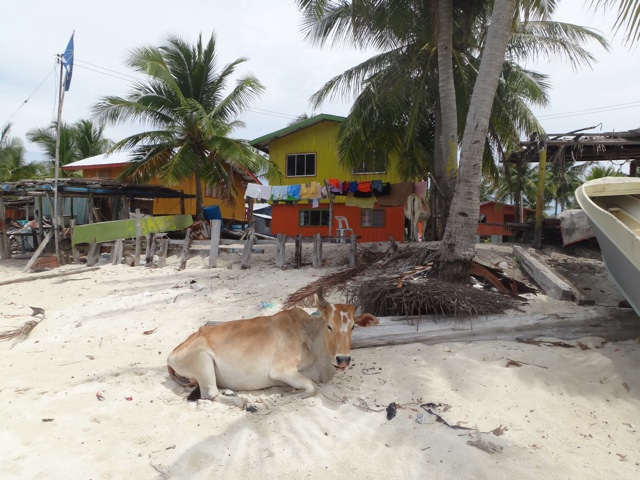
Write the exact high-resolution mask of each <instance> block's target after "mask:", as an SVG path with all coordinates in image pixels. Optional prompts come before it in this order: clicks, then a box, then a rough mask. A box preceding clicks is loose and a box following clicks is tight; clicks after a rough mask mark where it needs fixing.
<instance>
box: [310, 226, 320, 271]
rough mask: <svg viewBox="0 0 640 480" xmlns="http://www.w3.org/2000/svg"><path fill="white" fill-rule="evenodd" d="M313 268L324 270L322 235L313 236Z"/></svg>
mask: <svg viewBox="0 0 640 480" xmlns="http://www.w3.org/2000/svg"><path fill="white" fill-rule="evenodd" d="M312 263H313V268H322V234H321V233H316V234H315V235H314V236H313V261H312Z"/></svg>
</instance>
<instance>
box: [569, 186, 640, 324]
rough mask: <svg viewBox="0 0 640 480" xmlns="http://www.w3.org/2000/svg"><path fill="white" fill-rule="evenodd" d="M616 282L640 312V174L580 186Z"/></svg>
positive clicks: (579, 195) (583, 204)
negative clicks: (638, 175) (639, 176)
mask: <svg viewBox="0 0 640 480" xmlns="http://www.w3.org/2000/svg"><path fill="white" fill-rule="evenodd" d="M576 200H577V201H578V203H579V204H580V206H581V207H582V209H583V210H584V212H585V213H586V214H587V217H588V218H589V222H590V223H591V226H592V227H593V230H594V233H595V235H596V238H597V239H598V243H599V244H600V250H601V252H602V259H603V260H604V263H605V265H606V267H607V270H608V271H609V274H610V275H611V277H612V278H613V280H614V282H615V283H616V285H617V286H618V288H619V289H620V291H621V292H622V294H623V295H624V296H625V298H626V299H627V301H628V302H629V304H630V305H631V306H632V307H633V309H634V310H635V311H636V313H637V314H638V315H640V178H635V177H605V178H599V179H597V180H591V181H588V182H586V183H584V184H583V185H582V186H580V187H578V189H577V190H576Z"/></svg>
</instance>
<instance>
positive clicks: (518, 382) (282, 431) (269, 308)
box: [0, 245, 640, 480]
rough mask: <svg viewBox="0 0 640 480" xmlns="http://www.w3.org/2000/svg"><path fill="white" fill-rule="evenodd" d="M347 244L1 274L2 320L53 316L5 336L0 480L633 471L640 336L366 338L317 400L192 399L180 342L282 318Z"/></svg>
mask: <svg viewBox="0 0 640 480" xmlns="http://www.w3.org/2000/svg"><path fill="white" fill-rule="evenodd" d="M305 248H307V247H305ZM347 249H348V246H346V245H345V246H337V245H336V246H332V247H330V248H325V258H327V260H328V263H329V266H328V267H327V268H324V269H322V270H315V269H313V268H311V266H306V267H304V268H302V269H300V270H294V269H286V270H279V269H276V268H275V254H274V252H272V251H271V250H270V247H266V252H265V253H264V254H256V255H254V256H253V257H252V261H251V268H250V269H247V270H241V269H240V265H239V261H240V255H239V254H237V253H228V254H222V255H221V257H220V261H219V268H216V269H208V268H207V263H208V262H207V261H208V259H207V258H206V257H199V256H195V257H193V258H191V259H190V260H189V262H188V264H187V268H186V269H185V270H183V271H178V270H177V269H176V266H177V263H178V258H177V257H176V256H172V257H170V258H169V260H168V264H167V266H166V267H165V268H163V269H152V268H144V267H137V268H132V267H128V266H126V265H117V266H113V265H110V264H106V263H103V264H102V265H101V266H100V269H98V270H95V271H92V272H87V273H83V274H76V275H70V276H64V277H57V278H51V279H38V280H35V281H30V282H23V283H12V284H8V285H4V286H1V287H0V303H1V305H2V311H1V312H0V326H1V327H2V330H7V329H9V328H11V327H16V326H20V325H22V324H23V323H24V322H25V321H27V320H29V319H31V317H30V314H31V309H30V308H29V307H30V306H34V307H40V308H43V309H44V310H45V311H46V318H45V319H44V320H43V321H42V323H40V324H39V325H38V326H37V327H36V328H35V329H34V330H33V332H32V333H31V335H30V336H29V338H28V339H26V340H25V341H23V342H21V343H17V344H16V345H15V346H13V348H12V344H11V343H10V342H4V343H0V368H1V371H2V382H1V384H0V419H1V420H0V422H1V426H2V428H0V442H1V445H2V454H1V456H0V457H1V458H2V462H0V478H2V479H10V478H20V479H63V478H64V479H121V478H136V479H160V478H165V479H166V478H175V479H179V478H189V479H209V478H219V477H220V476H222V477H224V478H245V479H263V478H292V479H293V478H296V479H297V478H313V479H322V478H327V479H332V480H335V479H342V478H345V479H346V478H349V479H377V478H386V479H389V478H398V479H412V478H416V479H418V478H420V479H423V478H434V479H454V478H456V479H485V478H486V479H489V478H490V479H513V478H521V479H527V478H532V479H533V478H535V479H538V478H558V479H560V478H562V479H570V478H571V479H573V478H586V479H591V478H593V479H596V478H597V479H603V478H638V476H639V475H640V376H639V375H638V372H639V371H640V370H639V368H640V345H638V343H636V342H634V341H625V342H604V340H603V339H599V338H589V339H582V340H581V343H583V344H584V345H585V346H586V347H588V348H587V349H584V350H583V349H580V348H559V347H553V346H544V345H543V346H535V345H529V344H523V343H516V342H505V341H485V342H475V343H450V344H439V345H434V346H427V345H423V344H419V343H416V344H409V345H400V346H386V347H375V348H365V349H358V350H354V351H352V355H353V362H352V366H351V367H350V368H349V369H348V370H347V371H346V372H344V373H342V374H337V375H336V376H335V377H334V379H333V380H332V381H331V382H330V383H328V384H324V385H320V388H319V390H320V393H319V394H318V395H317V396H316V397H313V398H310V399H306V400H299V399H293V398H291V397H290V393H289V392H290V389H287V388H272V389H268V390H263V391H256V392H241V394H242V395H244V396H245V397H247V398H248V399H249V400H250V401H251V402H252V403H253V404H254V405H256V406H257V407H258V411H257V412H256V413H248V412H246V411H242V410H240V409H237V408H234V407H228V406H225V405H222V404H220V403H214V402H210V401H199V402H196V403H187V402H186V400H185V397H186V395H187V394H188V391H189V390H188V389H183V388H181V387H179V386H178V385H177V384H175V383H174V382H173V381H172V380H171V379H170V378H169V377H168V375H167V371H166V366H165V365H166V363H165V361H166V357H167V355H168V354H169V352H170V351H171V350H172V349H173V348H174V347H175V346H177V345H178V344H179V343H180V342H182V341H183V340H184V339H185V338H186V337H187V336H188V335H189V334H190V333H191V332H193V331H195V330H196V329H197V328H198V327H199V326H200V325H202V324H203V323H205V322H207V321H219V320H227V319H239V318H250V317H254V316H257V315H264V314H270V313H275V312H277V311H278V310H279V309H280V306H281V305H282V303H283V302H284V300H285V299H286V297H287V295H289V294H290V293H292V292H294V291H295V290H297V289H298V288H299V287H301V286H303V285H305V284H307V283H309V282H310V281H312V280H314V279H316V278H318V276H321V275H325V274H327V273H328V272H330V271H331V270H330V269H331V268H339V267H341V266H342V265H344V261H345V258H346V257H345V255H346V253H347ZM305 255H306V258H308V259H309V263H310V254H309V252H308V251H306V253H305ZM490 256H491V255H489V257H490ZM498 256H499V255H498ZM498 260H499V259H497V260H496V263H497V262H498ZM26 261H27V260H26V259H16V260H9V261H2V262H0V275H1V276H0V280H2V281H6V280H10V279H12V278H16V279H17V278H20V277H23V276H25V274H20V270H21V269H22V268H23V266H24V265H25V264H26ZM73 268H77V267H74V266H66V267H60V268H59V269H58V270H57V271H63V270H65V269H73ZM49 273H50V272H49ZM28 275H30V276H34V275H43V274H28ZM329 299H330V300H334V301H338V300H340V298H331V297H330V298H329ZM536 301H538V302H541V303H540V305H542V304H544V305H545V307H544V308H549V309H550V310H552V309H553V304H552V303H550V302H549V300H548V299H545V298H544V296H538V297H537V298H536V299H535V300H532V302H536ZM535 305H536V304H535V303H532V306H533V308H534V309H535V308H536V307H535ZM581 308H583V307H581ZM374 328H375V327H374ZM569 343H573V344H575V343H576V342H575V341H573V342H569ZM518 365H519V366H518ZM99 396H100V397H102V398H103V399H102V400H100V399H99V398H98V397H99ZM391 403H395V404H396V406H397V411H396V415H395V417H393V418H391V419H388V413H387V407H388V406H389V405H390V404H391ZM438 419H440V420H442V421H438ZM445 422H446V423H445ZM450 427H456V428H450ZM459 427H462V428H470V429H471V430H465V429H461V428H459ZM476 429H477V430H476ZM477 432H479V436H478V433H477Z"/></svg>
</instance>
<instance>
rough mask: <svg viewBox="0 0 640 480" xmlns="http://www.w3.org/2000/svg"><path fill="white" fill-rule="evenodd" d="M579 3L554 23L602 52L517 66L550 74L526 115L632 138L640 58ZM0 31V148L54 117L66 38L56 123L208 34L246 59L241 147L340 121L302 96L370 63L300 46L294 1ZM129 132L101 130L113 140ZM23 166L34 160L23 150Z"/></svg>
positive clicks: (69, 5)
mask: <svg viewBox="0 0 640 480" xmlns="http://www.w3.org/2000/svg"><path fill="white" fill-rule="evenodd" d="M585 3H586V0H584V1H583V0H563V1H562V4H561V7H560V8H559V10H558V12H557V15H556V16H555V19H557V20H559V21H566V22H571V23H576V24H581V25H585V26H589V27H592V28H596V29H598V30H599V31H601V32H602V33H604V34H606V35H607V36H608V37H609V39H610V42H611V44H612V51H611V52H610V53H607V52H605V51H604V50H603V49H602V48H599V47H597V46H595V45H594V46H592V51H593V53H594V54H595V55H596V57H597V58H598V60H599V61H598V63H596V64H594V66H593V68H592V69H589V68H582V69H581V70H579V71H577V72H574V71H573V70H572V69H571V68H569V67H567V66H566V65H562V64H561V63H559V62H557V61H554V62H551V63H549V62H546V61H541V62H539V63H537V64H535V65H529V67H531V68H535V69H537V70H539V71H542V72H544V73H548V74H550V75H551V82H552V92H551V106H550V108H548V109H545V110H539V111H536V113H537V114H538V115H539V117H540V119H541V121H542V123H543V125H544V127H545V129H546V130H547V131H549V132H550V133H561V132H567V131H571V130H575V129H578V128H583V127H588V126H595V125H600V124H602V125H601V126H599V127H598V128H597V129H596V130H594V131H595V132H598V131H620V130H628V129H631V128H637V127H640V118H639V117H640V115H639V114H640V89H639V88H638V83H639V82H638V79H639V78H640V52H639V51H638V50H637V49H636V50H635V51H634V50H630V49H628V48H627V47H624V46H623V45H622V43H621V41H620V39H613V38H612V36H611V30H610V29H611V25H612V24H613V19H614V16H613V13H608V14H607V15H606V16H605V15H604V14H603V13H602V12H598V13H596V14H592V13H591V12H588V11H587V10H586V8H585V7H584V4H585ZM2 12H3V19H4V20H3V28H2V29H1V30H0V51H1V53H2V62H1V63H0V86H1V87H0V126H4V125H5V124H6V123H7V122H11V123H12V124H13V127H12V130H11V136H12V137H18V138H21V139H23V140H25V142H26V139H25V133H26V132H27V131H28V130H30V129H32V128H35V127H44V126H47V125H48V124H49V123H50V122H52V121H54V120H55V118H56V110H55V105H56V85H57V75H58V67H56V54H60V53H63V52H64V49H65V47H66V45H67V42H68V40H69V37H70V36H71V33H72V32H73V31H75V59H76V63H75V67H74V74H73V80H72V82H71V88H70V90H69V91H68V92H67V93H66V96H65V100H64V105H63V106H64V108H63V120H64V121H65V122H68V123H73V122H75V121H77V120H79V119H81V118H88V117H89V116H90V109H91V106H92V105H93V104H95V103H96V101H97V100H98V99H99V98H100V97H101V96H103V95H125V94H126V92H127V91H128V89H129V86H130V84H131V81H132V80H133V79H134V77H132V76H131V75H132V74H133V72H132V71H131V70H128V69H127V68H126V67H125V65H124V61H125V59H126V58H127V55H128V51H129V50H130V49H132V48H135V47H139V46H141V45H145V44H152V45H157V44H159V43H160V42H161V41H162V39H163V38H164V37H165V36H166V35H167V34H169V33H172V34H178V35H180V36H182V37H183V38H185V39H187V40H189V41H190V42H195V40H196V39H197V36H198V35H199V34H200V33H202V35H203V37H204V38H205V39H208V37H209V36H210V35H211V33H212V32H214V33H215V35H216V38H217V47H218V52H219V62H220V64H226V63H228V62H231V61H233V60H235V59H236V58H239V57H245V58H247V59H248V60H247V62H246V63H244V64H242V65H241V66H240V67H239V68H238V69H237V71H238V72H239V73H241V74H244V73H251V74H253V75H255V76H256V77H257V78H258V79H259V80H260V81H261V82H262V83H263V84H264V85H265V87H266V92H265V93H264V95H263V96H262V97H261V98H260V99H259V100H258V101H256V102H255V103H254V105H253V107H252V108H251V111H250V112H248V114H247V115H246V116H245V117H243V118H242V120H243V121H244V122H245V124H246V127H245V128H243V129H241V130H239V131H238V132H236V133H235V136H237V137H240V138H246V139H253V138H257V137H259V136H262V135H265V134H267V133H270V132H272V131H274V130H277V129H279V128H283V127H285V126H286V125H287V124H288V123H289V122H290V121H291V120H293V119H294V118H295V117H297V116H298V115H300V114H302V113H307V114H310V115H311V114H315V113H329V114H335V115H346V114H347V113H348V110H349V106H350V100H351V99H345V100H336V101H335V102H332V103H327V104H325V105H324V106H322V107H321V108H320V109H318V110H317V111H315V112H314V111H312V110H311V108H310V106H309V97H310V96H311V94H313V93H314V92H315V91H316V90H317V89H318V88H320V87H321V86H322V85H323V84H324V83H325V82H326V81H327V80H329V79H330V78H331V77H333V76H334V75H336V74H338V73H341V72H343V71H344V70H346V69H347V68H349V67H351V66H353V65H356V64H357V63H359V62H360V61H362V60H363V59H365V58H367V57H369V56H370V55H371V54H372V52H362V51H356V50H348V49H345V48H342V49H338V48H329V47H325V48H323V49H320V48H318V47H313V46H311V45H310V43H309V42H306V41H304V39H303V35H302V34H301V32H300V14H299V12H298V10H297V9H296V6H295V2H294V0H269V1H260V0H234V1H226V0H224V1H223V0H182V1H180V2H175V1H169V0H128V1H124V0H111V1H110V2H97V1H94V0H59V1H57V2H51V1H48V0H22V1H20V2H10V3H9V4H8V5H5V6H3V8H2ZM136 128H137V127H135V126H121V127H118V128H112V127H110V128H108V129H107V132H106V134H107V136H108V137H109V138H111V139H113V140H119V139H120V138H122V137H123V136H125V135H128V134H130V133H133V132H134V131H135V130H136ZM26 146H27V151H28V153H27V159H28V160H34V159H38V158H41V157H42V154H41V153H40V152H39V149H38V147H37V146H35V145H31V144H28V143H27V144H26Z"/></svg>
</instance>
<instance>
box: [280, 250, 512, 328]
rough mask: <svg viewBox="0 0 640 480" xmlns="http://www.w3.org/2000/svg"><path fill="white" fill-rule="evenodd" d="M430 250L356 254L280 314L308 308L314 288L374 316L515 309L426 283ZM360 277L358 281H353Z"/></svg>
mask: <svg viewBox="0 0 640 480" xmlns="http://www.w3.org/2000/svg"><path fill="white" fill-rule="evenodd" d="M432 253H433V250H430V249H429V248H427V247H426V246H425V245H424V244H404V245H402V246H401V247H400V248H398V246H397V244H395V242H392V244H391V247H387V248H383V249H382V250H380V251H376V250H373V249H368V248H364V247H362V248H361V251H360V254H359V255H358V258H357V261H356V265H355V266H354V267H351V268H347V269H345V270H342V271H339V272H336V273H330V274H328V275H325V276H323V277H321V278H319V279H318V280H316V281H314V282H312V283H310V284H308V285H306V286H304V287H302V288H300V289H298V290H297V291H295V292H294V293H292V294H291V295H289V297H288V298H287V300H286V301H285V303H284V307H285V308H291V307H294V306H296V305H310V303H311V301H312V299H313V294H314V293H316V291H317V290H318V288H322V289H323V291H324V292H325V293H327V292H329V291H331V290H338V289H339V290H341V291H343V292H345V293H346V296H347V301H348V302H349V303H353V304H355V305H359V306H361V307H362V308H363V311H366V312H368V313H372V314H374V315H378V316H413V315H426V314H442V315H445V314H453V315H456V316H464V315H488V314H496V313H502V312H504V311H506V310H509V309H512V308H516V307H517V305H518V303H519V302H518V299H517V298H513V297H510V296H508V295H500V294H496V293H493V292H490V291H488V290H484V289H478V288H474V287H472V286H470V285H460V284H456V283H447V282H442V281H441V280H437V279H433V278H428V276H427V275H428V270H429V269H430V266H429V257H430V256H431V255H432ZM358 276H362V277H363V278H361V279H356V277H358Z"/></svg>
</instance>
